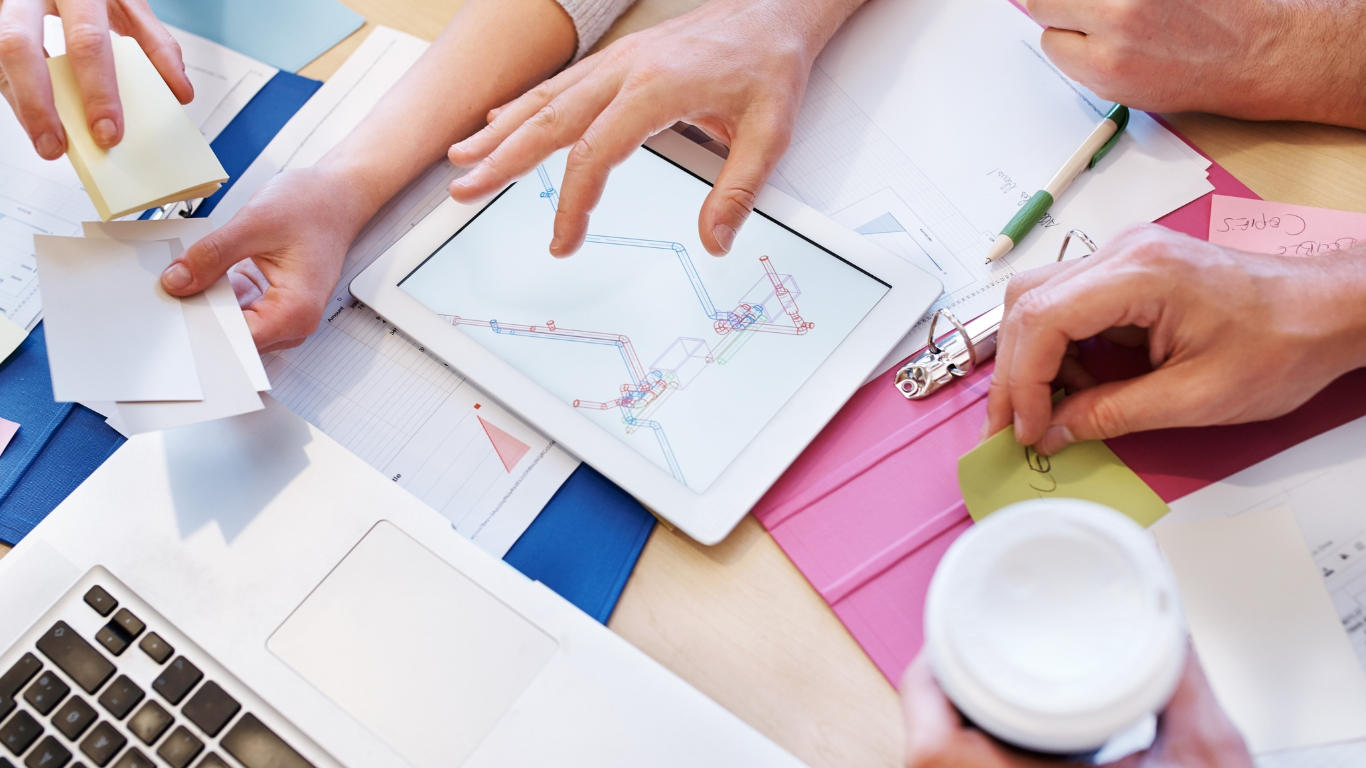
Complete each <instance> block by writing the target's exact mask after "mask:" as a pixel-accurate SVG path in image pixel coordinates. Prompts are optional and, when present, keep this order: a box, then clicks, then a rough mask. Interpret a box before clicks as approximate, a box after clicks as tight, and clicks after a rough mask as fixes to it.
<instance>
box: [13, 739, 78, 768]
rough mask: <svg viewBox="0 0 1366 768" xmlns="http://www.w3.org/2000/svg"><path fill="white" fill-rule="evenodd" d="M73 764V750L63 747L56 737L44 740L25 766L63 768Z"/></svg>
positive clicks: (31, 767)
mask: <svg viewBox="0 0 1366 768" xmlns="http://www.w3.org/2000/svg"><path fill="white" fill-rule="evenodd" d="M69 762H71V750H69V749H67V748H66V747H64V746H62V743H61V742H60V741H57V739H56V737H53V736H49V737H47V738H46V739H43V741H42V743H41V744H39V745H38V748H37V749H35V750H33V751H32V752H31V753H29V756H28V759H27V760H25V761H24V765H26V766H28V768H62V766H64V765H66V764H67V763H69Z"/></svg>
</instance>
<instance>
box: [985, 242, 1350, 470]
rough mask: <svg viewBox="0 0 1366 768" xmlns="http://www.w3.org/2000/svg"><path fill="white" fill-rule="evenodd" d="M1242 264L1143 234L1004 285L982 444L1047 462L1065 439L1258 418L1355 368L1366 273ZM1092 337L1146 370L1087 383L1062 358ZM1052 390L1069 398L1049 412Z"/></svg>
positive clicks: (1205, 247) (1315, 261) (1280, 262)
mask: <svg viewBox="0 0 1366 768" xmlns="http://www.w3.org/2000/svg"><path fill="white" fill-rule="evenodd" d="M1361 255H1362V254H1361V253H1360V252H1359V251H1358V252H1352V251H1347V252H1341V253H1336V254H1332V255H1328V256H1323V257H1319V258H1312V259H1306V258H1295V257H1286V256H1265V255H1259V254H1251V253H1242V252H1239V251H1234V250H1231V249H1228V248H1221V247H1219V246H1215V245H1211V244H1209V243H1206V242H1204V241H1201V240H1196V239H1194V238H1191V237H1187V236H1185V235H1181V234H1177V233H1175V232H1172V231H1171V230H1168V229H1165V228H1163V227H1159V226H1156V225H1151V224H1145V225H1141V226H1136V227H1131V228H1129V229H1127V230H1125V231H1124V232H1121V233H1120V234H1119V235H1118V236H1117V237H1115V239H1114V240H1113V241H1112V242H1110V243H1109V244H1107V245H1106V247H1104V248H1102V249H1101V250H1099V251H1097V252H1096V254H1095V255H1093V256H1091V257H1089V258H1086V259H1082V260H1079V261H1071V262H1063V263H1060V264H1054V265H1051V266H1048V267H1044V268H1041V269H1036V270H1032V271H1029V272H1025V273H1022V274H1019V275H1016V276H1015V277H1013V278H1012V279H1011V281H1010V285H1009V286H1008V287H1007V289H1006V303H1005V306H1006V310H1005V319H1004V321H1003V322H1002V324H1001V331H1000V334H999V335H998V337H997V349H996V369H995V371H994V372H993V374H992V377H991V387H990V393H989V396H988V401H987V424H986V431H985V434H995V433H996V432H997V431H999V430H1001V429H1004V428H1005V427H1006V426H1007V425H1009V424H1010V423H1011V422H1012V420H1013V421H1014V424H1015V433H1016V438H1017V439H1018V440H1019V441H1020V443H1021V444H1024V445H1034V446H1035V448H1036V449H1037V450H1038V451H1039V452H1040V453H1043V454H1051V453H1055V452H1057V451H1059V450H1061V449H1062V448H1063V447H1065V446H1066V445H1068V444H1070V443H1072V442H1074V441H1078V440H1096V439H1102V438H1109V437H1117V436H1119V435H1122V434H1125V433H1128V432H1136V431H1140V430H1148V429H1160V428H1165V427H1178V426H1204V425H1209V424H1237V423H1242V422H1248V421H1258V420H1262V419H1270V418H1274V417H1276V416H1280V415H1282V414H1285V413H1288V412H1290V411H1292V410H1294V409H1295V408H1297V407H1298V406H1299V405H1300V404H1302V403H1304V402H1305V401H1306V400H1308V399H1309V398H1310V397H1312V396H1313V395H1314V394H1315V393H1317V392H1318V391H1319V390H1320V389H1322V388H1323V387H1325V386H1327V385H1328V384H1329V383H1330V382H1332V381H1333V379H1335V378H1337V377H1338V376H1340V375H1342V374H1343V373H1346V372H1347V371H1349V370H1352V369H1353V368H1356V367H1359V366H1361V365H1362V364H1363V363H1366V310H1363V309H1362V306H1363V304H1364V302H1363V301H1362V296H1366V268H1364V267H1366V264H1361V258H1360V257H1361ZM1097 335H1107V336H1111V337H1114V338H1115V340H1117V341H1120V342H1121V343H1124V342H1126V341H1127V342H1128V343H1132V344H1146V346H1147V348H1148V357H1149V360H1150V361H1151V363H1152V366H1153V368H1154V370H1153V371H1152V372H1151V373H1148V374H1145V375H1142V376H1139V377H1137V378H1133V379H1129V380H1125V381H1116V382H1110V383H1107V384H1100V385H1096V384H1095V380H1094V379H1093V378H1091V377H1090V375H1089V374H1087V373H1086V372H1085V371H1084V370H1083V369H1082V368H1081V366H1080V365H1079V364H1078V363H1077V361H1076V360H1075V359H1073V358H1072V357H1071V354H1072V352H1073V351H1074V349H1075V347H1074V344H1073V342H1077V341H1082V340H1084V339H1089V338H1091V337H1094V336H1097ZM1056 385H1061V386H1063V387H1065V388H1066V389H1067V390H1068V392H1069V397H1067V398H1065V399H1063V400H1062V401H1061V402H1060V403H1059V404H1058V405H1057V407H1056V408H1054V407H1053V406H1052V404H1051V399H1050V395H1051V392H1052V391H1053V390H1054V388H1055V386H1056Z"/></svg>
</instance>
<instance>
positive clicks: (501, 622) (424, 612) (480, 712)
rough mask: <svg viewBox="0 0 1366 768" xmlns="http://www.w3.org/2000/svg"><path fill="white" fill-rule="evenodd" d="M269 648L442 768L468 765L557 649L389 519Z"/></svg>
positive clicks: (412, 753) (430, 766)
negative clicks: (474, 751)
mask: <svg viewBox="0 0 1366 768" xmlns="http://www.w3.org/2000/svg"><path fill="white" fill-rule="evenodd" d="M267 646H268V647H269V648H270V650H271V651H272V652H273V653H275V655H276V656H279V657H280V658H281V659H282V660H283V661H284V662H285V663H286V664H288V665H289V666H290V667H292V668H293V669H294V671H296V672H298V673H299V674H300V675H302V676H303V677H304V678H305V679H307V680H308V681H309V682H310V683H312V684H313V685H314V686H316V687H317V688H318V689H319V690H321V691H322V692H323V693H324V694H326V695H327V696H328V697H329V698H330V699H332V700H333V701H334V702H336V703H337V705H338V706H340V707H341V708H342V709H344V710H346V711H347V712H348V713H349V714H350V715H351V716H352V717H354V718H355V719H356V720H358V721H360V722H361V724H363V725H364V726H365V727H367V728H369V729H370V730H371V731H372V732H373V733H374V734H375V735H376V736H378V737H379V738H380V739H382V740H384V742H385V743H386V744H388V745H389V747H390V748H392V749H393V750H394V751H395V752H397V753H399V754H400V755H402V756H403V757H404V758H406V759H407V760H408V762H410V763H412V764H413V765H415V766H418V768H436V766H450V765H459V764H460V763H461V762H463V761H464V760H465V758H466V757H468V756H469V754H470V752H472V751H473V750H474V748H475V747H476V746H478V745H479V742H480V741H481V740H482V739H483V738H484V736H485V735H486V734H487V733H488V732H489V731H490V730H492V729H493V727H494V725H496V724H497V722H498V720H499V718H501V717H502V716H503V713H504V712H506V711H507V709H508V708H509V707H510V706H512V704H513V702H515V701H516V700H517V698H518V697H519V696H521V695H522V692H523V691H524V690H526V689H527V687H528V686H530V685H531V682H532V681H533V680H534V679H535V678H536V676H537V675H538V674H540V672H541V670H542V669H543V668H544V667H545V665H546V663H547V662H549V661H550V658H551V656H553V655H554V654H555V651H556V648H557V643H556V642H555V640H554V639H553V638H551V637H550V636H549V635H547V634H546V633H544V632H542V631H541V630H540V629H538V628H537V627H536V626H535V625H533V624H532V623H531V622H529V621H527V620H526V619H524V618H523V617H522V616H521V615H520V614H518V613H517V612H515V611H514V610H512V609H511V608H509V607H508V606H507V605H505V604H504V603H502V602H500V601H499V600H498V599H497V598H495V597H493V596H492V595H490V594H489V593H488V592H486V591H484V589H483V588H481V587H480V586H479V585H478V584H475V583H474V582H473V581H470V580H469V579H468V578H466V577H465V576H464V575H463V574H461V573H460V572H459V571H457V570H456V569H454V568H452V567H451V566H450V565H449V564H448V563H447V562H446V561H445V560H442V559H441V558H440V557H437V556H436V555H435V554H433V553H432V552H430V551H428V550H427V549H426V548H425V547H423V546H422V545H421V544H419V543H417V541H415V540H413V539H412V538H411V537H409V536H408V535H407V534H405V533H403V532H402V531H400V530H399V529H398V528H396V527H395V526H394V525H392V524H391V523H387V522H381V523H379V524H378V525H376V526H375V527H374V528H372V529H371V530H370V532H369V533H368V534H366V536H365V538H364V539H362V540H361V542H360V543H359V544H357V545H356V548H355V549H353V550H352V551H351V553H350V554H348V555H347V556H346V559H345V560H343V561H342V562H341V564H339V565H338V566H337V567H336V569H335V570H333V571H332V573H330V574H329V575H328V577H327V579H326V580H325V581H323V583H322V584H321V585H319V586H318V588H317V589H316V590H314V592H313V594H311V595H309V596H308V599H307V600H305V601H304V603H303V604H302V605H300V606H299V608H298V609H297V610H296V611H295V612H294V615H292V616H290V617H289V619H288V620H287V621H286V622H285V623H284V625H283V626H281V627H280V629H279V630H277V631H276V632H275V634H274V635H272V636H271V638H270V641H269V642H268V643H267Z"/></svg>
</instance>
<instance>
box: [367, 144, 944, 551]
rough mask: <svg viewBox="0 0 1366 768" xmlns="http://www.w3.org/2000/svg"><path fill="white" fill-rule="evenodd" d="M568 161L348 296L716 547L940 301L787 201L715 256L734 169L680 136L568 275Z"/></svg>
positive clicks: (612, 203)
mask: <svg viewBox="0 0 1366 768" xmlns="http://www.w3.org/2000/svg"><path fill="white" fill-rule="evenodd" d="M566 155H567V153H566V152H560V153H557V154H556V155H553V156H552V157H551V158H549V159H548V160H546V162H545V163H544V164H542V165H541V166H540V167H538V168H537V169H536V171H535V172H534V173H532V174H529V175H528V176H527V177H526V178H523V179H521V180H519V181H517V182H515V183H513V184H512V185H510V186H509V187H507V188H506V189H505V190H503V191H502V192H501V193H500V194H499V195H497V197H495V198H494V199H493V200H491V201H488V202H484V203H480V204H476V205H462V204H460V203H457V202H455V201H453V200H446V201H445V202H443V203H442V204H441V205H439V206H438V207H437V208H436V209H435V210H433V211H432V213H431V214H430V215H428V216H427V218H425V219H423V220H422V221H421V222H420V223H419V224H418V225H417V226H415V227H414V228H413V229H412V230H411V231H410V232H409V233H408V234H407V235H405V236H404V237H403V238H402V239H401V240H399V241H398V242H397V243H396V244H394V245H393V246H392V247H391V248H390V249H389V250H388V251H386V252H385V253H384V254H383V255H381V256H380V257H379V259H377V260H376V261H375V263H374V264H372V265H371V266H370V267H369V268H368V269H366V270H365V271H364V272H363V273H361V275H359V276H358V277H357V278H356V279H355V280H354V281H353V282H352V284H351V292H352V294H353V295H354V296H355V297H356V298H357V299H359V300H360V301H362V302H364V303H365V304H367V305H369V306H370V308H371V309H373V310H375V311H376V312H377V313H378V314H380V315H382V316H383V317H384V318H386V319H387V320H388V321H389V322H391V323H393V324H394V325H395V326H397V327H398V328H399V329H400V330H402V331H403V332H404V333H406V334H408V335H409V336H411V337H412V338H413V339H415V340H416V341H417V342H418V343H419V344H421V345H423V346H424V347H425V348H426V349H427V350H429V351H431V352H432V353H433V354H435V355H436V356H438V357H440V358H441V359H442V360H443V361H445V362H446V363H447V364H449V365H450V366H452V367H454V368H456V369H457V370H459V371H460V372H461V373H462V374H464V375H465V376H466V377H468V378H469V379H470V380H471V381H472V382H473V383H474V384H476V385H477V386H479V387H480V388H481V389H482V390H484V392H485V393H487V394H488V395H489V396H491V397H493V398H494V399H497V400H498V401H500V402H501V403H502V404H503V405H504V406H505V407H507V408H508V409H509V410H510V411H512V412H514V413H516V414H518V415H519V416H521V417H522V418H523V419H525V420H526V421H528V422H529V423H530V424H532V425H533V426H535V427H536V428H537V429H539V430H541V431H542V432H544V433H545V434H547V435H548V436H549V437H550V438H551V439H552V440H555V441H557V442H558V443H559V444H560V445H561V446H562V447H564V448H565V449H567V450H569V451H570V452H572V453H574V454H576V455H577V456H579V457H580V458H582V459H583V460H584V461H587V462H588V463H589V464H591V465H592V466H593V467H595V468H596V469H597V470H598V471H600V472H602V473H603V474H604V475H606V476H607V477H609V478H611V479H612V480H613V481H615V482H616V483H617V484H618V485H620V486H621V487H622V488H624V489H625V490H626V491H627V492H629V493H631V494H632V495H634V496H635V497H636V498H637V499H639V500H640V501H641V502H642V503H643V504H645V506H647V507H648V508H649V509H650V510H651V511H653V512H654V513H655V514H657V515H658V516H660V517H662V518H664V519H665V520H667V521H668V522H670V523H672V524H673V525H675V526H677V527H678V528H679V529H681V530H682V531H683V532H685V533H687V534H688V535H690V536H692V537H693V538H695V539H697V540H698V541H700V542H702V543H706V544H712V543H715V542H718V541H720V540H721V539H722V538H724V537H725V535H726V534H727V533H729V532H730V530H731V529H732V528H734V527H735V525H736V524H737V523H738V522H739V521H740V519H741V518H742V517H743V516H744V515H745V513H746V512H748V511H749V509H750V508H751V507H752V506H753V505H754V503H755V502H757V501H758V499H759V497H760V496H762V495H763V493H764V492H765V491H766V490H767V489H768V487H769V486H770V485H772V484H773V482H774V481H776V480H777V479H778V477H779V476H780V475H781V474H782V473H783V471H784V470H785V469H786V468H787V467H788V466H789V465H790V464H791V463H792V461H793V460H794V459H796V457H797V456H798V455H799V454H800V453H801V451H802V449H803V448H804V447H805V446H806V445H807V443H809V442H810V441H811V440H812V439H813V438H814V437H815V436H816V434H817V433H818V432H820V430H821V429H822V428H823V427H824V426H825V424H826V423H827V422H828V421H829V420H830V419H831V418H832V417H833V416H834V415H835V413H836V412H837V411H838V410H839V408H840V407H841V406H842V405H843V404H844V402H845V401H846V400H848V398H849V397H850V396H851V395H853V393H854V392H855V390H857V389H858V387H859V385H861V384H862V383H863V382H864V381H865V380H866V379H867V377H868V375H869V374H871V373H872V372H873V371H874V369H875V368H876V366H877V365H878V364H879V363H880V362H881V361H882V359H883V357H884V356H885V355H886V354H887V353H888V352H890V351H891V349H892V348H893V347H894V346H895V345H896V344H897V342H898V341H900V340H901V338H902V337H903V336H904V335H905V334H906V332H907V331H909V330H910V328H911V326H912V325H914V324H915V322H916V321H917V320H918V319H920V317H921V316H922V315H923V314H924V313H925V311H926V310H927V309H928V308H929V306H930V304H931V303H932V302H933V301H934V300H935V299H936V298H937V297H938V296H939V294H940V291H941V285H940V283H939V282H938V280H936V279H935V278H934V277H932V276H930V275H928V274H926V273H924V272H922V271H920V270H919V269H917V268H915V267H914V266H911V265H910V264H908V263H906V262H905V261H902V260H901V259H900V258H898V257H897V256H895V255H893V254H891V253H889V252H887V251H885V250H883V249H881V248H879V247H878V246H876V245H874V244H872V243H870V242H869V241H867V240H865V239H864V238H862V237H860V236H859V235H857V234H855V233H852V232H850V231H849V230H847V229H844V228H843V227H841V226H840V225H838V224H835V223H834V222H832V221H830V220H829V219H827V218H825V217H823V216H821V215H820V214H818V213H816V212H815V211H814V210H812V209H810V208H808V207H806V206H805V205H803V204H801V203H800V202H798V201H796V200H794V199H792V198H791V197H788V196H787V195H785V194H783V193H782V192H780V191H778V190H776V189H773V188H772V187H768V188H765V189H764V190H763V192H762V193H761V194H760V195H759V197H758V200H757V201H756V207H755V211H754V214H753V215H752V216H751V217H750V218H749V220H748V222H746V224H745V226H744V227H743V228H742V229H741V231H740V232H739V234H738V235H737V236H736V238H735V242H734V244H733V245H732V248H731V251H730V253H729V254H727V255H726V256H724V257H713V256H711V255H709V254H708V253H707V252H706V251H705V250H704V249H703V248H702V244H701V241H700V239H699V238H698V235H697V216H698V212H699V210H700V208H701V205H702V201H703V199H704V198H705V197H706V195H707V194H708V192H710V186H711V184H710V182H711V181H712V180H714V179H715V178H716V173H717V172H718V171H719V170H720V166H721V159H720V158H718V157H716V156H715V155H713V154H711V153H710V152H708V151H706V150H705V149H702V148H701V147H699V146H697V145H696V144H694V143H692V142H691V141H689V140H688V139H686V138H683V137H682V136H679V135H678V134H676V133H674V132H672V131H666V132H665V133H663V134H660V135H659V136H656V137H654V138H652V139H651V140H650V141H649V142H647V143H646V146H645V147H642V148H641V149H640V150H638V151H637V152H636V153H635V154H634V155H632V156H631V157H630V158H629V159H628V160H627V161H626V162H624V163H623V164H621V165H620V166H619V167H617V168H616V169H615V170H613V172H612V176H611V179H610V181H609V182H608V185H607V188H606V191H605V192H604V194H603V197H602V200H601V202H600V203H599V204H598V206H597V208H596V209H595V210H594V212H593V215H592V220H591V222H590V224H589V232H590V234H589V235H588V238H587V241H586V242H585V243H584V246H583V248H582V249H581V250H580V251H579V252H578V253H577V254H575V255H574V256H572V257H570V258H566V259H556V258H553V257H552V256H550V254H549V251H548V245H549V243H550V239H551V232H552V224H553V221H554V216H555V211H556V206H557V205H558V202H559V193H558V186H559V184H560V181H561V180H562V179H563V176H564V165H565V158H566ZM908 482H910V479H909V478H908ZM851 514H857V511H854V510H851Z"/></svg>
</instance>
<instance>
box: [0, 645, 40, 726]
mask: <svg viewBox="0 0 1366 768" xmlns="http://www.w3.org/2000/svg"><path fill="white" fill-rule="evenodd" d="M42 668H43V665H42V664H40V663H39V662H38V657H37V656H34V655H33V654H31V653H26V654H24V656H23V658H21V659H19V661H18V662H17V663H15V665H14V666H12V667H10V668H9V671H8V672H6V673H5V674H3V675H0V697H5V696H11V697H14V696H18V695H19V689H21V688H23V687H24V683H27V682H28V681H30V680H32V679H33V676H34V675H36V674H38V670H40V669H42ZM0 717H3V715H0Z"/></svg>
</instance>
